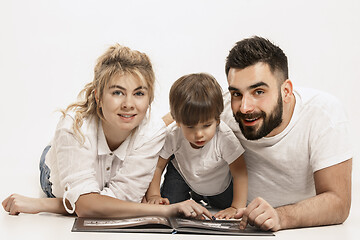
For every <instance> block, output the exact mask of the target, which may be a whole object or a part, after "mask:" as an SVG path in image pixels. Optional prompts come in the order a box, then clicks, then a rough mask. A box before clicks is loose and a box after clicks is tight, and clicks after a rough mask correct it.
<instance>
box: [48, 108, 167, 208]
mask: <svg viewBox="0 0 360 240" xmlns="http://www.w3.org/2000/svg"><path fill="white" fill-rule="evenodd" d="M73 123H74V118H73V116H72V115H71V114H67V115H66V116H65V117H63V118H62V119H61V120H60V121H59V123H58V126H57V128H56V132H55V136H54V138H53V140H52V142H51V144H50V145H51V148H50V150H49V152H48V154H47V155H46V159H45V163H46V164H47V165H48V166H49V168H50V171H51V173H50V182H51V183H52V184H53V185H52V193H53V194H54V195H55V196H56V197H63V199H64V200H65V199H67V200H68V201H69V202H70V204H71V209H68V208H67V206H66V205H65V204H64V207H65V209H66V210H67V211H68V212H69V213H73V212H74V211H75V202H76V201H77V199H78V198H79V196H80V195H82V194H86V193H94V192H95V193H100V194H102V195H107V196H111V197H114V198H118V199H121V200H125V201H132V202H141V200H142V198H143V196H144V195H145V193H146V190H147V188H148V186H149V183H150V182H151V180H152V177H153V174H154V171H155V168H156V164H157V161H158V156H159V153H160V150H161V148H162V147H163V145H164V141H165V135H166V126H165V124H164V122H163V121H162V120H161V118H160V117H155V116H153V115H151V117H149V116H148V115H147V116H146V117H145V118H144V120H143V121H142V122H141V124H140V125H139V126H138V128H137V129H136V130H135V131H134V132H133V133H132V134H131V135H130V136H128V137H127V138H126V140H125V141H124V142H123V143H122V144H121V145H120V146H119V147H118V148H117V149H116V150H115V151H110V149H109V147H108V145H107V142H106V139H105V135H104V132H103V128H102V124H101V121H100V120H99V119H98V118H97V117H92V118H89V119H85V120H84V123H83V125H82V127H81V132H82V134H83V135H84V140H85V141H84V143H81V142H80V141H79V137H77V136H76V135H75V133H74V130H73ZM64 202H65V201H64Z"/></svg>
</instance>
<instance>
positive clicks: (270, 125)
mask: <svg viewBox="0 0 360 240" xmlns="http://www.w3.org/2000/svg"><path fill="white" fill-rule="evenodd" d="M282 114H283V102H282V97H281V93H279V97H278V102H277V104H276V106H275V107H274V110H273V111H271V113H270V115H269V116H267V114H266V113H265V112H264V111H261V112H258V113H249V114H243V113H241V112H240V111H238V112H237V113H236V114H234V117H235V119H236V121H237V122H238V123H239V126H240V129H241V132H242V133H243V135H244V137H245V138H246V139H248V140H257V139H260V138H262V137H265V136H267V135H268V134H269V133H270V132H271V131H272V130H274V129H275V128H277V127H278V126H279V125H280V124H281V123H282ZM255 118H256V119H257V118H259V119H260V118H262V121H263V123H262V125H261V126H260V127H258V129H257V130H256V128H257V126H244V125H243V123H242V120H244V119H255Z"/></svg>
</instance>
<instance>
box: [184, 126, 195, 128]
mask: <svg viewBox="0 0 360 240" xmlns="http://www.w3.org/2000/svg"><path fill="white" fill-rule="evenodd" d="M186 127H187V128H190V129H191V128H194V126H186Z"/></svg>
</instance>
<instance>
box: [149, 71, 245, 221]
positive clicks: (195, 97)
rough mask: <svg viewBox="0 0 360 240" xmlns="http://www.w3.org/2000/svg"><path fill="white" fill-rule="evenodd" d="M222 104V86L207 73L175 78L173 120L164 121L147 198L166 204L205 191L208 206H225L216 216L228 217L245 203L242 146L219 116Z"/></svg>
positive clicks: (172, 91) (171, 103)
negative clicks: (163, 136)
mask: <svg viewBox="0 0 360 240" xmlns="http://www.w3.org/2000/svg"><path fill="white" fill-rule="evenodd" d="M223 109H224V105H223V97H222V91H221V87H220V85H219V84H218V83H217V81H216V80H215V78H214V77H212V76H211V75H209V74H205V73H198V74H190V75H185V76H183V77H181V78H179V79H178V80H177V81H176V82H175V83H174V84H173V86H172V87H171V89H170V113H171V115H172V117H173V118H174V120H175V122H174V123H172V124H170V125H169V126H168V129H167V131H168V133H167V137H166V140H165V145H164V147H163V149H162V151H161V152H160V157H159V161H158V164H157V167H156V170H155V174H154V177H153V180H152V182H151V183H150V186H149V189H148V191H147V193H146V199H147V201H148V203H153V204H170V203H177V202H181V201H184V200H187V199H189V198H190V197H192V198H194V199H200V198H204V197H205V199H206V200H207V201H208V204H209V205H210V206H211V207H213V208H216V209H223V210H222V211H220V212H218V213H216V214H215V215H214V216H215V217H216V218H220V219H221V218H226V219H229V218H232V217H233V216H234V215H235V213H236V211H237V209H239V208H244V207H246V200H247V170H246V165H245V161H244V158H243V156H242V154H243V152H244V149H243V147H242V146H241V144H240V143H239V140H238V139H237V138H236V136H235V135H234V134H233V132H232V131H231V129H230V128H229V127H228V126H227V125H226V124H225V123H223V122H221V121H220V114H221V113H222V111H223ZM166 165H167V170H166V174H165V178H164V182H163V185H162V187H161V192H160V181H161V175H162V173H163V171H164V168H165V166H166ZM190 192H191V196H190ZM193 213H194V214H195V212H193Z"/></svg>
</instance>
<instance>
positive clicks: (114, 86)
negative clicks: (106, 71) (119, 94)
mask: <svg viewBox="0 0 360 240" xmlns="http://www.w3.org/2000/svg"><path fill="white" fill-rule="evenodd" d="M111 88H119V89H121V90H125V91H126V88H124V87H122V86H120V85H111V86H110V87H109V89H111ZM140 89H144V90H147V89H148V88H147V87H145V86H139V87H137V88H135V89H134V91H137V90H140Z"/></svg>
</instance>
